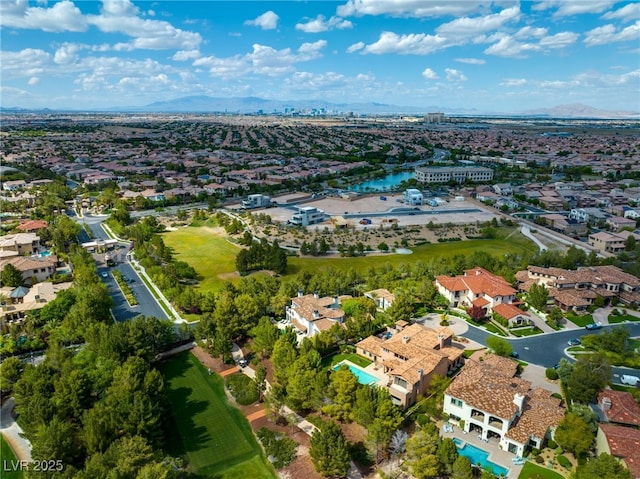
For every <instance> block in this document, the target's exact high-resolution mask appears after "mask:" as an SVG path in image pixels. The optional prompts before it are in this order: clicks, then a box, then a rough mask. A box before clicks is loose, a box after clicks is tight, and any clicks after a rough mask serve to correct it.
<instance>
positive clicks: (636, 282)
mask: <svg viewBox="0 0 640 479" xmlns="http://www.w3.org/2000/svg"><path fill="white" fill-rule="evenodd" d="M516 280H517V281H518V288H519V289H520V290H522V291H528V290H529V288H530V287H531V285H533V284H541V285H544V286H545V287H546V288H547V290H548V291H549V297H550V298H552V299H553V302H554V304H555V305H556V306H558V307H559V308H560V309H562V310H563V311H575V312H578V313H580V312H583V311H585V310H586V308H587V306H589V305H590V304H592V303H593V301H594V299H595V298H596V297H597V296H601V297H602V298H604V301H605V304H608V303H610V302H611V300H612V299H613V298H615V297H619V298H620V300H621V301H622V302H624V303H626V304H638V303H640V279H638V278H636V277H635V276H633V275H632V274H629V273H625V272H624V271H622V270H621V269H620V268H618V267H617V266H612V265H605V266H588V267H582V268H578V269H577V270H571V269H563V268H544V267H542V266H529V267H527V269H526V270H524V271H518V272H517V273H516Z"/></svg>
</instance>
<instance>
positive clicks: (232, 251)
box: [162, 227, 537, 291]
mask: <svg viewBox="0 0 640 479" xmlns="http://www.w3.org/2000/svg"><path fill="white" fill-rule="evenodd" d="M162 236H163V238H164V242H165V244H166V245H167V246H170V247H171V248H173V250H174V252H175V254H176V258H177V259H179V260H181V261H185V262H187V263H188V264H190V265H191V266H193V267H194V268H195V270H196V271H197V273H198V274H199V275H200V276H201V277H202V279H201V281H200V288H201V289H202V290H203V291H217V290H218V289H220V287H221V286H222V284H223V283H224V282H225V281H229V277H225V276H229V275H230V274H232V273H234V272H235V270H236V267H235V257H236V255H237V254H238V251H239V250H240V248H238V247H237V246H235V245H233V244H231V243H229V242H228V241H227V240H226V239H225V238H223V237H221V236H218V235H216V234H213V233H211V231H209V230H206V229H205V228H196V227H186V228H180V229H178V230H177V231H171V232H168V233H164V234H163V235H162ZM411 250H412V251H413V254H411V255H402V254H385V255H380V256H361V257H356V258H340V257H317V258H296V257H290V258H289V260H288V266H287V272H286V274H285V275H283V276H285V277H286V276H290V275H295V274H297V273H299V272H300V271H317V270H325V269H328V268H334V269H336V270H338V271H346V270H348V269H350V268H353V269H355V270H356V271H357V272H359V273H362V274H364V273H366V272H367V271H368V270H369V268H371V267H372V266H382V265H384V264H390V265H392V266H397V265H399V264H402V263H404V264H408V265H412V264H415V263H416V262H417V261H423V262H425V263H428V262H431V261H434V260H438V259H439V258H441V257H442V258H451V257H453V256H455V255H469V254H471V253H473V252H474V251H483V252H486V253H489V254H491V255H493V256H503V255H505V254H509V253H516V254H523V253H535V252H536V251H537V248H536V246H535V245H534V243H533V242H532V241H530V240H528V239H526V238H525V237H524V236H522V235H521V234H520V233H514V234H512V235H510V237H509V239H508V240H502V239H487V240H469V241H456V242H455V243H433V244H424V245H420V246H416V247H412V248H411ZM238 280H239V279H238V278H237V277H236V278H234V279H232V280H231V281H232V282H235V281H238Z"/></svg>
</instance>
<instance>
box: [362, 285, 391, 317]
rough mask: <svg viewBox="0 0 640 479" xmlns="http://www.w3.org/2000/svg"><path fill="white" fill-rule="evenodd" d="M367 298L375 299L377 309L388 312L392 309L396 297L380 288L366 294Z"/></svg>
mask: <svg viewBox="0 0 640 479" xmlns="http://www.w3.org/2000/svg"><path fill="white" fill-rule="evenodd" d="M364 295H365V297H367V298H371V299H373V301H375V303H376V307H377V308H378V309H381V310H382V311H386V310H387V309H388V308H390V307H391V305H392V304H393V302H394V301H395V299H396V297H395V295H394V294H393V293H391V292H390V291H389V290H387V289H384V288H380V289H374V290H373V291H367V292H365V293H364Z"/></svg>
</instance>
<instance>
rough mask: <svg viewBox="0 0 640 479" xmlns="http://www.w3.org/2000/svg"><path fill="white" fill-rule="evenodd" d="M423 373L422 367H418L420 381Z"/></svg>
mask: <svg viewBox="0 0 640 479" xmlns="http://www.w3.org/2000/svg"><path fill="white" fill-rule="evenodd" d="M423 374H424V371H423V370H422V369H418V377H419V378H420V381H422V375H423Z"/></svg>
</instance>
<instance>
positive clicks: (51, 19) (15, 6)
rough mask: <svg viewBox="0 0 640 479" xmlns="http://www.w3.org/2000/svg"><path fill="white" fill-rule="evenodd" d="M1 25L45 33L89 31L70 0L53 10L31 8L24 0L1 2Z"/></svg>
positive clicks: (59, 4) (57, 5)
mask: <svg viewBox="0 0 640 479" xmlns="http://www.w3.org/2000/svg"><path fill="white" fill-rule="evenodd" d="M0 25H2V26H3V27H14V28H23V29H28V30H43V31H45V32H65V31H68V32H83V31H85V30H86V29H87V21H86V19H85V17H84V16H83V15H82V12H81V11H80V9H79V8H78V7H76V6H75V5H74V4H73V2H70V1H69V0H63V1H62V2H59V3H56V4H54V5H53V6H52V7H51V8H46V7H30V6H28V3H27V2H26V1H24V0H15V1H14V2H10V1H6V0H3V1H2V2H0Z"/></svg>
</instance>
